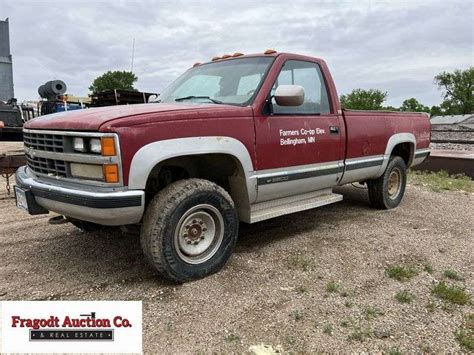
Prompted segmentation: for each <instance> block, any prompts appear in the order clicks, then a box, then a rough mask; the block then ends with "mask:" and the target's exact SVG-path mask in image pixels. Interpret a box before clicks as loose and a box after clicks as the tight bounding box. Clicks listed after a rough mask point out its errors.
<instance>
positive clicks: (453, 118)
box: [430, 114, 474, 124]
mask: <svg viewBox="0 0 474 355" xmlns="http://www.w3.org/2000/svg"><path fill="white" fill-rule="evenodd" d="M466 120H469V121H471V120H474V115H473V114H470V115H450V116H433V117H431V120H430V122H431V124H458V123H461V122H464V121H466Z"/></svg>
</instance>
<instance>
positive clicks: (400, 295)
mask: <svg viewBox="0 0 474 355" xmlns="http://www.w3.org/2000/svg"><path fill="white" fill-rule="evenodd" d="M414 298H415V296H413V295H412V294H411V293H410V292H408V291H407V290H403V291H399V292H397V293H396V294H395V299H396V300H397V301H398V302H400V303H411V301H413V299H414Z"/></svg>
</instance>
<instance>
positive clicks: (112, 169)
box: [104, 164, 119, 182]
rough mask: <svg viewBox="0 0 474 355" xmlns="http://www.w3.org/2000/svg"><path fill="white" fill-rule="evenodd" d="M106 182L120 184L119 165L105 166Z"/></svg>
mask: <svg viewBox="0 0 474 355" xmlns="http://www.w3.org/2000/svg"><path fill="white" fill-rule="evenodd" d="M104 178H105V182H119V173H118V165H117V164H105V165H104Z"/></svg>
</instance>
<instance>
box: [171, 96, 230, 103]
mask: <svg viewBox="0 0 474 355" xmlns="http://www.w3.org/2000/svg"><path fill="white" fill-rule="evenodd" d="M191 99H206V100H209V101H211V102H212V103H215V104H223V102H222V101H219V100H216V99H213V98H212V97H209V96H194V95H190V96H185V97H178V98H177V99H174V101H184V100H191Z"/></svg>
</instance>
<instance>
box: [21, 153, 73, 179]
mask: <svg viewBox="0 0 474 355" xmlns="http://www.w3.org/2000/svg"><path fill="white" fill-rule="evenodd" d="M26 165H27V166H28V168H30V169H31V170H32V171H33V172H35V173H39V174H45V175H53V176H62V177H66V176H67V170H66V162H65V161H63V160H57V159H48V158H40V157H30V156H29V155H28V154H26Z"/></svg>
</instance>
